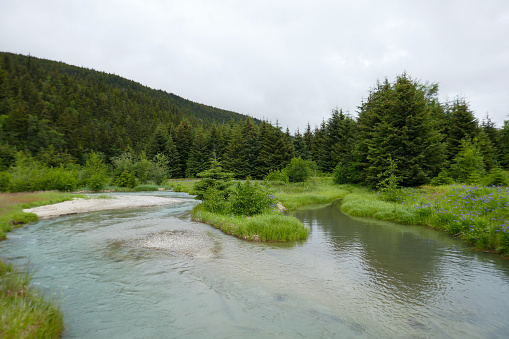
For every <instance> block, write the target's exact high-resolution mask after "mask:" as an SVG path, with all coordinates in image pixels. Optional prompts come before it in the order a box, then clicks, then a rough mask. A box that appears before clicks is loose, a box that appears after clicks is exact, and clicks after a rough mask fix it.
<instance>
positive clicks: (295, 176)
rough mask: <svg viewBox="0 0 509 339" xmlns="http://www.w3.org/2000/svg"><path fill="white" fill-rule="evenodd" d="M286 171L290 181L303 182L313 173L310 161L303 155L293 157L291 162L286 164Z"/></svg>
mask: <svg viewBox="0 0 509 339" xmlns="http://www.w3.org/2000/svg"><path fill="white" fill-rule="evenodd" d="M285 172H286V175H287V176H288V181H289V182H303V181H306V180H307V179H308V178H309V177H310V176H311V175H312V170H311V168H310V167H309V164H308V162H307V161H305V160H303V159H302V158H301V157H298V158H293V159H292V160H291V161H290V163H289V164H288V165H286V167H285Z"/></svg>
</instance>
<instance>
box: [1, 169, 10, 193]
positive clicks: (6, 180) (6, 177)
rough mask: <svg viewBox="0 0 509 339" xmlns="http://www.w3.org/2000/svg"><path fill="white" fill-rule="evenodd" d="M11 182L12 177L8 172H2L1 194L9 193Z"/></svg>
mask: <svg viewBox="0 0 509 339" xmlns="http://www.w3.org/2000/svg"><path fill="white" fill-rule="evenodd" d="M10 182H11V175H10V174H9V173H7V172H0V192H7V191H8V189H9V184H10Z"/></svg>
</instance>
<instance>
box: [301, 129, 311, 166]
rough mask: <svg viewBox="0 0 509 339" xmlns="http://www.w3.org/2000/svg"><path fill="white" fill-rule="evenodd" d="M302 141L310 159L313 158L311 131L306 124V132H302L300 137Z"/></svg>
mask: <svg viewBox="0 0 509 339" xmlns="http://www.w3.org/2000/svg"><path fill="white" fill-rule="evenodd" d="M302 138H303V139H304V141H305V142H306V146H307V149H308V151H309V153H310V154H311V158H312V157H313V154H312V152H313V131H312V130H311V125H310V124H309V122H308V125H307V127H306V131H305V132H304V135H303V136H302Z"/></svg>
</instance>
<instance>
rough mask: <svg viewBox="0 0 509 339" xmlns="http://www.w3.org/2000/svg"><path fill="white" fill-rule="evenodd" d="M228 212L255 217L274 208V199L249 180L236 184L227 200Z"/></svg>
mask: <svg viewBox="0 0 509 339" xmlns="http://www.w3.org/2000/svg"><path fill="white" fill-rule="evenodd" d="M228 203H229V210H230V211H231V212H232V213H233V214H237V215H255V214H260V213H263V212H264V211H265V210H268V209H270V208H271V207H275V206H276V202H275V200H274V197H273V196H272V195H270V194H269V193H267V192H266V191H265V190H264V188H263V187H262V186H260V185H259V184H256V183H253V182H252V181H251V180H250V179H249V178H248V179H247V180H246V181H245V182H238V183H237V185H236V186H235V189H234V190H233V191H232V193H231V194H230V197H229V198H228Z"/></svg>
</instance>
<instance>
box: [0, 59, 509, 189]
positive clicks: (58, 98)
mask: <svg viewBox="0 0 509 339" xmlns="http://www.w3.org/2000/svg"><path fill="white" fill-rule="evenodd" d="M368 93H369V94H368V96H367V98H366V99H365V100H363V102H361V103H360V106H359V108H358V111H357V112H356V113H357V114H356V115H357V116H356V117H354V116H352V115H350V114H349V113H345V112H343V111H342V110H341V109H338V108H337V109H334V110H333V111H332V114H331V116H330V118H329V119H327V120H323V121H322V123H321V124H320V126H314V127H311V126H310V125H309V124H308V126H307V127H306V128H305V129H304V131H303V133H301V132H300V131H299V130H297V131H295V133H294V135H293V136H292V135H291V134H290V131H288V130H286V131H283V130H282V128H281V127H280V126H279V125H278V123H277V120H276V123H275V125H273V124H272V123H270V122H268V121H261V122H260V121H257V120H255V119H252V118H249V117H246V116H244V115H241V114H237V113H233V112H228V111H224V110H220V109H217V108H212V107H209V106H205V105H201V104H196V103H193V102H191V101H188V100H185V99H182V98H180V97H178V96H176V95H173V94H168V93H166V92H163V91H160V90H152V89H150V88H147V87H144V86H142V85H140V84H137V83H135V82H133V81H130V80H126V79H123V78H121V77H119V76H116V75H110V74H106V73H101V72H97V71H93V70H88V69H84V68H79V67H74V66H69V65H66V64H63V63H60V62H53V61H48V60H41V59H37V58H34V57H26V56H20V55H13V54H8V53H2V54H1V55H0V189H1V190H4V191H5V190H11V191H15V190H35V189H46V188H48V187H56V186H58V187H64V188H65V189H71V188H73V187H76V186H79V185H88V186H90V187H92V186H93V187H96V188H97V187H101V186H103V185H104V184H106V183H110V184H116V185H119V186H129V185H130V186H132V185H134V184H135V183H145V182H156V183H159V182H161V181H162V180H164V179H168V178H182V177H196V176H197V175H198V173H200V172H203V171H204V170H207V169H209V168H210V166H211V161H212V159H214V158H215V159H216V160H218V161H219V162H220V164H221V166H222V168H223V169H224V170H226V171H228V172H231V173H233V174H234V176H235V177H236V178H238V179H243V178H246V177H251V178H254V179H262V178H265V177H266V176H267V175H268V174H270V175H271V176H272V178H279V179H280V180H286V179H285V178H288V177H285V175H287V174H288V173H284V172H281V170H283V169H284V168H285V167H286V166H287V165H288V164H289V163H290V161H291V160H292V159H293V158H299V157H300V158H302V160H304V163H306V164H307V165H306V166H307V167H308V169H310V171H313V173H318V174H320V173H329V174H331V173H332V174H333V177H334V181H335V182H336V183H354V184H362V185H366V186H370V187H378V188H380V187H384V186H387V185H392V186H398V185H399V186H419V185H423V184H429V183H432V184H447V183H452V182H461V183H468V184H476V183H481V182H482V181H483V180H484V178H485V177H486V176H487V174H489V173H491V177H492V178H497V176H498V177H499V179H500V177H501V176H502V174H501V173H502V172H503V169H507V168H508V167H509V121H506V122H505V123H504V126H502V128H497V127H496V126H495V125H494V124H493V123H492V122H491V120H490V119H489V117H488V116H486V117H485V118H484V119H483V120H482V121H481V122H479V121H478V120H477V119H476V118H475V115H474V112H472V111H471V109H470V108H469V105H468V101H467V100H466V99H465V98H456V99H454V100H453V101H450V102H440V101H439V100H438V85H437V84H422V83H420V82H419V81H417V80H414V79H412V78H411V77H410V76H409V75H407V74H402V75H399V76H397V77H396V80H395V81H394V82H389V80H387V79H385V80H384V81H382V82H377V83H376V85H375V86H374V87H373V88H371V89H370V90H369V92H368ZM292 166H293V165H292ZM50 170H52V171H53V172H51V171H50ZM2 171H3V174H2ZM58 171H60V172H58ZM64 172H65V173H67V175H68V178H70V179H69V180H70V182H71V184H68V185H64V184H62V185H60V186H59V185H56V184H54V185H53V186H51V185H50V184H48V183H49V182H51V180H49V179H48V180H46V181H44V182H41V183H39V184H35V183H33V182H34V180H35V178H37V177H40V176H50V177H51V175H53V176H54V177H55V178H62V177H63V174H62V173H64ZM48 173H53V174H51V175H50V174H48ZM497 173H498V174H497ZM71 177H72V178H74V179H72V178H71ZM499 179H496V180H495V179H494V181H493V183H500V182H501V181H500V180H499ZM52 180H57V179H52ZM64 181H65V180H64ZM30 182H32V184H30ZM508 184H509V183H508ZM27 185H28V186H27ZM48 185H49V186H48Z"/></svg>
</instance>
